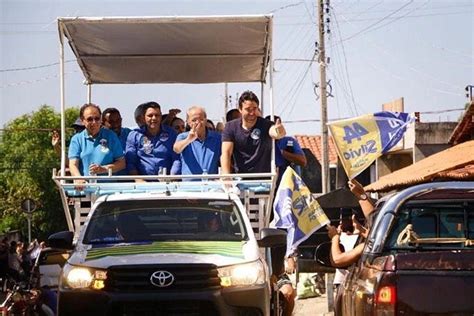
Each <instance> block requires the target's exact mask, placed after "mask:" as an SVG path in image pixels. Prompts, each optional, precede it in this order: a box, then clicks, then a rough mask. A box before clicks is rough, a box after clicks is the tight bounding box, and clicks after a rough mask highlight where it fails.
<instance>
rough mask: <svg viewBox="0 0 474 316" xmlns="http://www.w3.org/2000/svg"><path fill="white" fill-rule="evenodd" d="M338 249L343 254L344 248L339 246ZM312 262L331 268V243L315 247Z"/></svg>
mask: <svg viewBox="0 0 474 316" xmlns="http://www.w3.org/2000/svg"><path fill="white" fill-rule="evenodd" d="M339 248H340V249H341V251H342V252H344V246H343V245H342V244H339ZM314 260H316V262H317V263H319V264H320V265H322V266H325V267H330V268H333V265H332V262H331V241H327V242H323V243H322V244H319V245H318V246H317V247H316V250H315V252H314Z"/></svg>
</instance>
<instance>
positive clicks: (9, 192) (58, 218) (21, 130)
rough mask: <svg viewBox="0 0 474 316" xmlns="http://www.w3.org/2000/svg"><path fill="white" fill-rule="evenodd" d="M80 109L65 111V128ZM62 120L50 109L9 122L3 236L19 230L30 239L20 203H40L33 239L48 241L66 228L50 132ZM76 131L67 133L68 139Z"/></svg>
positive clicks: (1, 187)
mask: <svg viewBox="0 0 474 316" xmlns="http://www.w3.org/2000/svg"><path fill="white" fill-rule="evenodd" d="M78 115H79V110H78V109H77V108H69V109H67V110H66V126H70V125H71V124H72V123H73V122H74V121H75V120H76V118H77V117H78ZM60 122H61V117H60V114H59V113H56V112H55V111H54V109H53V108H52V107H50V106H47V105H43V106H41V107H40V108H39V110H38V111H35V112H32V113H31V114H26V115H23V116H21V117H18V118H16V119H14V120H13V121H11V122H9V123H8V124H7V125H6V126H5V127H4V131H3V134H2V137H1V138H0V234H1V233H5V232H8V231H10V230H20V231H21V232H22V235H23V236H27V229H28V228H27V219H26V215H25V214H24V213H23V212H22V211H21V208H20V204H21V201H22V200H23V199H25V198H32V199H34V200H35V201H37V205H38V207H37V209H36V211H35V212H34V213H33V216H32V236H33V237H38V238H41V239H45V238H46V237H47V236H48V235H49V234H51V233H52V232H55V231H58V230H64V229H66V227H67V226H66V221H65V216H64V211H63V208H62V204H61V199H60V196H59V192H58V188H57V187H56V185H55V183H54V182H53V180H52V179H51V177H52V170H53V168H58V169H59V168H60V157H59V156H58V155H57V154H56V153H55V152H54V150H53V147H52V146H51V132H52V130H53V129H60ZM72 133H73V131H72V130H71V131H68V134H69V135H68V138H67V139H69V137H70V136H71V135H72Z"/></svg>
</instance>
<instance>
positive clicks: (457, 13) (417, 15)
mask: <svg viewBox="0 0 474 316" xmlns="http://www.w3.org/2000/svg"><path fill="white" fill-rule="evenodd" d="M472 13H473V11H457V12H445V13H432V14H414V15H405V16H393V17H389V18H387V19H386V20H398V19H400V18H401V17H403V18H405V19H406V18H423V17H427V16H447V15H460V14H470V15H472ZM379 19H380V18H366V19H352V18H349V19H346V21H343V22H342V23H345V22H366V21H375V20H379ZM310 24H312V23H311V22H295V23H275V25H279V26H293V25H310Z"/></svg>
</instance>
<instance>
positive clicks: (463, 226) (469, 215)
mask: <svg viewBox="0 0 474 316" xmlns="http://www.w3.org/2000/svg"><path fill="white" fill-rule="evenodd" d="M407 230H410V234H411V235H412V236H413V237H412V238H419V239H423V238H433V239H436V238H468V239H469V238H470V239H472V238H473V236H474V208H473V206H472V205H463V204H462V203H457V202H454V203H449V204H429V205H420V206H418V205H417V206H408V207H405V208H404V209H402V210H400V211H399V212H398V214H397V216H396V218H395V220H394V223H393V225H392V228H391V230H390V232H389V236H388V239H387V242H386V245H387V247H386V248H387V249H388V250H391V249H392V250H394V249H407V248H411V247H415V245H414V244H410V243H400V240H401V239H403V238H401V236H403V235H404V234H406V232H407ZM458 246H459V247H463V245H462V243H461V242H460V243H459V244H458V243H451V244H446V243H444V244H443V243H441V242H439V243H437V242H436V240H434V241H433V243H431V242H430V243H428V244H418V245H417V248H420V247H422V248H423V247H454V248H456V247H458Z"/></svg>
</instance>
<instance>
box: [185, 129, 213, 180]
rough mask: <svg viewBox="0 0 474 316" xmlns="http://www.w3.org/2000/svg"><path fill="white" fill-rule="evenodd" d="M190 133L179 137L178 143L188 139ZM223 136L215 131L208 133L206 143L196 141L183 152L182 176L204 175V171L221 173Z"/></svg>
mask: <svg viewBox="0 0 474 316" xmlns="http://www.w3.org/2000/svg"><path fill="white" fill-rule="evenodd" d="M188 134H189V132H184V133H181V134H179V135H178V137H177V138H176V141H180V140H183V139H186V137H188ZM221 145H222V141H221V135H220V134H219V133H217V132H214V131H206V138H205V139H204V141H200V140H199V139H196V140H195V141H193V142H192V143H191V144H189V145H188V146H186V148H184V150H183V151H182V152H181V155H180V158H181V174H202V173H203V169H206V170H207V173H209V174H217V173H218V172H219V160H220V157H221Z"/></svg>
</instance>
